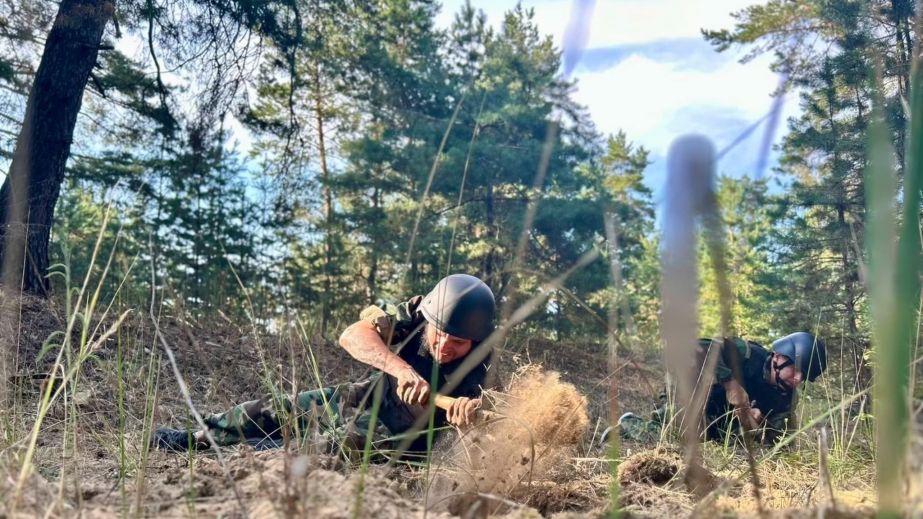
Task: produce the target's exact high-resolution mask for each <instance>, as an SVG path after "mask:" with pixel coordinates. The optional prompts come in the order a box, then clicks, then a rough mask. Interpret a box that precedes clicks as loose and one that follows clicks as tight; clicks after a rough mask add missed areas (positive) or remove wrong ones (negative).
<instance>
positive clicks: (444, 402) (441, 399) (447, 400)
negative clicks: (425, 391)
mask: <svg viewBox="0 0 923 519" xmlns="http://www.w3.org/2000/svg"><path fill="white" fill-rule="evenodd" d="M454 403H455V397H451V396H446V395H436V407H438V408H439V409H442V410H444V411H448V410H449V408H450V407H452V404H454Z"/></svg>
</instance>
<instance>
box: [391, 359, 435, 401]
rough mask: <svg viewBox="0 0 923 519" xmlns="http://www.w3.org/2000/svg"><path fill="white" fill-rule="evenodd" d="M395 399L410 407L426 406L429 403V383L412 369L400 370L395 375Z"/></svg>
mask: <svg viewBox="0 0 923 519" xmlns="http://www.w3.org/2000/svg"><path fill="white" fill-rule="evenodd" d="M396 378H397V397H398V398H400V399H401V401H402V402H405V403H407V404H410V405H426V403H427V402H429V392H430V391H429V382H427V381H426V379H424V378H423V377H421V376H420V374H419V373H417V372H416V371H415V370H414V369H413V368H411V367H408V368H407V369H404V370H401V371H400V372H398V374H397V377H396Z"/></svg>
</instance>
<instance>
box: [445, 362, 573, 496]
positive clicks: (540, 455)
mask: <svg viewBox="0 0 923 519" xmlns="http://www.w3.org/2000/svg"><path fill="white" fill-rule="evenodd" d="M485 396H486V397H487V399H488V400H489V401H490V402H491V403H492V405H493V408H494V410H495V412H496V413H497V415H498V416H499V418H493V419H490V420H489V421H488V422H487V423H484V424H481V425H479V426H477V427H475V428H474V429H472V430H471V431H468V432H467V433H466V434H464V435H462V436H461V438H460V439H459V441H458V442H457V443H456V444H455V445H454V446H452V447H451V448H450V449H449V450H448V453H447V454H446V455H445V457H444V459H443V460H442V463H441V464H440V467H441V468H440V470H438V471H436V473H435V476H434V480H433V483H432V484H431V487H430V494H429V501H430V504H431V505H432V506H434V507H439V505H440V504H441V505H447V506H448V507H449V509H451V510H452V511H454V512H456V513H461V512H464V511H465V510H468V509H471V508H472V507H479V506H485V507H487V508H488V509H490V510H493V511H498V510H500V509H503V508H506V509H508V508H509V507H510V506H513V504H512V503H513V501H516V502H519V503H525V504H530V505H531V504H532V503H533V502H541V503H543V504H544V505H545V506H546V507H547V506H549V504H550V503H556V502H558V501H560V500H567V499H570V494H568V493H566V492H565V493H564V494H562V495H563V497H561V496H559V497H558V498H555V495H556V494H555V493H557V492H558V491H560V490H562V488H561V487H557V486H555V485H553V484H550V485H545V484H539V483H537V482H539V481H551V482H564V481H567V479H566V478H567V477H568V476H569V475H570V473H569V470H570V467H571V465H572V463H571V459H572V458H573V456H574V454H575V453H576V448H577V446H578V444H579V443H580V441H581V440H582V439H583V437H584V435H585V434H586V430H587V426H588V424H589V417H588V415H587V400H586V397H584V396H583V395H581V394H580V393H579V392H578V391H577V389H576V388H575V387H574V386H573V385H572V384H569V383H566V382H562V381H561V380H560V376H559V374H558V373H556V372H552V371H547V372H546V371H544V370H543V369H542V368H541V367H540V366H536V365H528V366H525V367H523V368H521V369H520V370H519V371H518V372H517V373H516V374H515V375H514V376H513V378H512V382H511V383H510V386H509V388H508V390H507V391H505V392H496V391H490V392H487V393H486V395H485ZM542 489H545V490H547V491H548V492H544V493H543V492H542ZM511 500H513V501H511Z"/></svg>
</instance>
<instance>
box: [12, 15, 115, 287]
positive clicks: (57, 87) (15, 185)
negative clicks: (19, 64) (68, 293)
mask: <svg viewBox="0 0 923 519" xmlns="http://www.w3.org/2000/svg"><path fill="white" fill-rule="evenodd" d="M113 9H114V7H113V1H112V0H62V2H61V5H60V7H59V8H58V14H57V16H56V17H55V21H54V25H53V26H52V28H51V32H49V33H48V39H47V40H46V42H45V50H44V52H43V53H42V60H41V62H40V63H39V67H38V71H37V72H36V74H35V81H34V82H33V84H32V90H31V92H29V100H28V102H27V104H26V114H25V118H24V119H23V124H22V128H21V130H20V132H19V137H18V138H17V140H16V149H15V151H14V152H13V161H12V163H11V164H10V170H9V174H8V175H7V178H6V181H5V182H4V183H3V187H2V188H0V238H2V241H0V265H2V266H3V282H4V283H7V284H10V285H16V284H19V283H20V280H21V282H22V286H23V289H24V290H25V291H27V292H30V293H33V294H40V295H44V294H47V292H48V281H47V279H46V278H45V274H46V271H47V270H48V240H49V238H50V235H51V225H52V223H53V221H54V207H55V203H57V201H58V194H59V193H60V190H61V184H62V183H63V181H64V166H65V164H66V163H67V157H68V155H69V154H70V146H71V141H72V139H73V135H74V126H75V125H76V123H77V114H78V113H79V112H80V103H81V101H82V100H83V91H84V88H85V87H86V84H87V80H88V79H89V77H90V71H91V70H92V69H93V66H94V65H95V64H96V57H97V54H98V53H99V44H100V42H101V41H102V37H103V30H104V29H105V27H106V24H107V23H108V22H109V19H110V18H111V17H112V13H113Z"/></svg>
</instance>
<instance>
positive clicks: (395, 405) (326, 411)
mask: <svg viewBox="0 0 923 519" xmlns="http://www.w3.org/2000/svg"><path fill="white" fill-rule="evenodd" d="M421 300H422V297H421V296H416V297H413V298H411V299H410V300H409V301H406V302H404V303H401V304H398V305H387V306H385V307H384V308H380V307H377V306H370V307H368V308H366V309H365V310H363V311H362V313H361V314H360V317H359V318H360V320H363V321H367V322H370V323H371V324H373V325H374V326H375V329H376V330H377V331H378V334H379V335H380V336H381V338H382V340H383V341H384V342H385V344H389V345H391V346H392V348H393V350H394V351H395V353H397V355H398V356H400V357H401V358H402V359H403V360H404V361H406V362H407V363H408V364H410V365H411V366H412V367H413V369H414V370H416V371H417V373H419V374H420V375H421V376H422V377H424V378H426V379H427V380H429V381H430V383H431V386H432V387H431V389H432V391H433V393H434V394H435V393H438V392H439V388H441V387H444V386H445V385H446V384H447V383H448V382H449V381H452V383H453V384H457V385H456V387H455V389H453V390H452V391H451V392H449V395H450V396H453V397H461V396H466V397H469V398H477V397H479V396H480V395H481V389H482V386H483V384H484V381H485V378H486V375H487V370H488V361H489V358H490V356H489V355H485V356H484V359H485V360H484V361H482V362H481V363H480V364H478V365H477V366H475V368H474V369H473V370H471V371H470V372H468V373H462V372H461V370H459V369H458V368H459V367H460V365H461V364H462V362H463V361H464V358H463V359H459V360H457V361H454V362H452V363H448V364H443V365H439V364H438V363H437V362H436V361H435V360H434V359H433V357H432V355H431V354H430V352H429V349H428V348H427V347H426V344H425V342H424V341H425V339H424V328H425V326H426V321H425V320H424V319H423V316H422V314H421V313H420V311H419V309H418V307H419V305H420V301H421ZM478 347H480V346H479V345H478V344H475V345H474V346H473V348H472V351H474V350H475V349H476V348H478ZM455 379H458V381H457V382H456V380H455ZM376 384H381V385H382V401H381V405H380V408H379V411H378V423H376V424H375V426H376V427H379V426H384V427H385V428H386V429H387V432H389V433H390V434H391V435H393V436H396V435H402V434H405V433H406V434H413V433H418V432H419V425H417V424H422V426H423V427H424V428H425V427H426V425H428V422H429V420H428V418H427V417H425V416H421V415H426V413H427V412H428V407H424V406H411V405H408V404H406V403H404V402H402V401H401V400H400V398H398V396H397V389H396V386H397V381H396V379H395V378H394V377H392V376H390V375H387V374H384V373H381V372H378V371H376V372H375V373H373V374H372V375H371V376H370V377H369V378H368V379H366V380H362V381H359V382H354V383H347V384H342V385H339V386H335V387H327V388H323V389H317V390H313V391H305V392H303V393H300V394H299V395H298V396H297V398H296V399H295V402H296V404H297V408H296V409H294V410H293V408H292V402H291V400H290V399H289V398H286V397H278V398H276V399H274V398H273V397H272V396H267V397H264V398H262V399H259V400H254V401H251V402H246V403H243V404H240V405H237V406H235V407H234V408H232V409H230V410H229V411H227V412H224V413H221V414H215V415H210V416H207V417H206V418H205V423H206V425H208V427H209V431H210V432H211V434H212V436H213V437H214V438H215V440H216V441H217V442H218V443H219V444H221V445H228V444H234V443H239V442H242V441H248V442H250V443H259V442H265V441H267V440H268V441H269V442H270V443H272V442H275V443H277V442H278V441H279V440H281V438H282V424H283V423H292V424H295V425H297V426H298V427H299V428H300V429H301V430H302V431H307V430H312V428H316V429H317V430H319V431H320V432H322V433H323V434H324V435H325V436H328V437H331V439H333V438H336V440H337V443H338V444H342V443H343V442H344V441H346V442H347V444H354V445H362V443H363V442H364V440H365V435H366V432H367V431H368V428H369V427H370V426H372V424H371V416H370V415H371V408H372V401H373V398H374V391H375V386H376ZM285 417H293V418H295V420H288V421H286V420H285V419H284V418H285ZM415 425H417V428H416V430H414V429H415V428H414V426H415ZM434 425H435V427H437V428H439V427H443V426H445V425H447V421H446V416H445V412H444V411H442V410H440V409H437V410H436V412H435V417H434ZM425 442H426V438H425V435H419V436H418V437H417V438H416V439H415V440H414V442H413V443H412V444H411V447H410V450H424V449H425V447H426V443H425ZM332 444H333V442H331V445H332Z"/></svg>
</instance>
